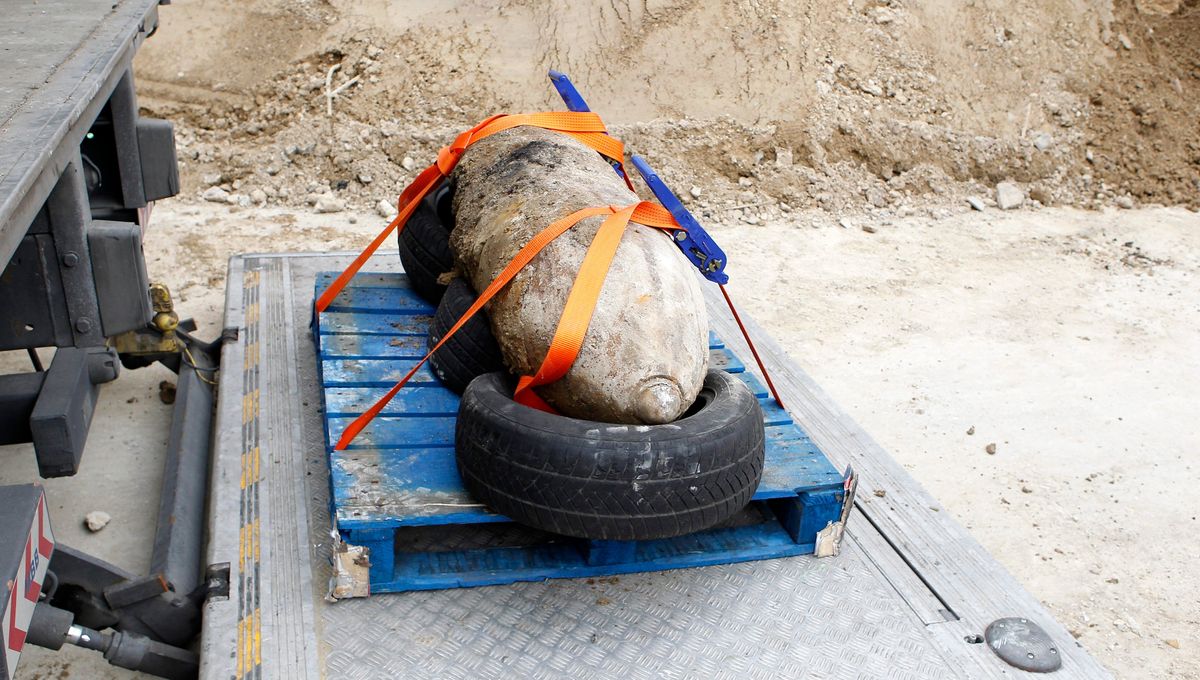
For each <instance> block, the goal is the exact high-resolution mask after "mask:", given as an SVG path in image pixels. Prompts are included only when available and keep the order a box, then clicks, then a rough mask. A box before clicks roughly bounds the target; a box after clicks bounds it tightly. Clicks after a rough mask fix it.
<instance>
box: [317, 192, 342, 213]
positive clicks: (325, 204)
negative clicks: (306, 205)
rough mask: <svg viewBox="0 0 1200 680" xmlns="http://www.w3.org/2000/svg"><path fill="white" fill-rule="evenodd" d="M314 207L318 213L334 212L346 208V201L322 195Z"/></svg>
mask: <svg viewBox="0 0 1200 680" xmlns="http://www.w3.org/2000/svg"><path fill="white" fill-rule="evenodd" d="M314 209H315V210H316V211H317V212H318V213H336V212H341V211H343V210H345V209H346V203H345V202H344V201H341V200H339V199H336V198H334V197H333V196H322V197H321V198H320V199H318V200H317V204H316V205H315V206H314Z"/></svg>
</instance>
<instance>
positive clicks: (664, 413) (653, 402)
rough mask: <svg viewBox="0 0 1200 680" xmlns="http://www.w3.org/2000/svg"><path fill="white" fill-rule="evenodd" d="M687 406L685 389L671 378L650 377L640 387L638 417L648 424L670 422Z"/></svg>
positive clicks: (637, 406)
mask: <svg viewBox="0 0 1200 680" xmlns="http://www.w3.org/2000/svg"><path fill="white" fill-rule="evenodd" d="M686 407H687V404H685V403H683V390H681V389H680V388H679V385H678V384H676V383H675V381H674V380H671V379H670V378H664V377H654V378H648V379H647V380H645V381H643V382H642V385H641V387H640V388H639V389H638V394H637V405H636V408H637V417H638V420H640V421H642V422H643V423H645V424H647V425H661V424H663V423H669V422H671V421H673V420H675V419H676V418H678V417H679V415H680V414H681V413H683V411H684V409H685V408H686Z"/></svg>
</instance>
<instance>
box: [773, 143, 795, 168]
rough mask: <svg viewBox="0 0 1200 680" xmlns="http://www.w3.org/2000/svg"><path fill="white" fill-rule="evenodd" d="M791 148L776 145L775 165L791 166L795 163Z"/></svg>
mask: <svg viewBox="0 0 1200 680" xmlns="http://www.w3.org/2000/svg"><path fill="white" fill-rule="evenodd" d="M793 160H794V159H793V157H792V150H791V148H790V147H789V148H783V147H779V146H777V147H775V167H778V168H790V167H792V163H793Z"/></svg>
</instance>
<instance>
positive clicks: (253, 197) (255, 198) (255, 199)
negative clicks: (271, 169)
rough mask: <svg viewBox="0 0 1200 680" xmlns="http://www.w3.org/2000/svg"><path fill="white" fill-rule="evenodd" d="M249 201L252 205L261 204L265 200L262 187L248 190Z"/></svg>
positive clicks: (265, 193) (265, 194)
mask: <svg viewBox="0 0 1200 680" xmlns="http://www.w3.org/2000/svg"><path fill="white" fill-rule="evenodd" d="M250 202H251V203H253V204H254V205H262V204H263V203H266V202H267V192H265V191H263V190H262V189H255V190H254V191H251V192H250Z"/></svg>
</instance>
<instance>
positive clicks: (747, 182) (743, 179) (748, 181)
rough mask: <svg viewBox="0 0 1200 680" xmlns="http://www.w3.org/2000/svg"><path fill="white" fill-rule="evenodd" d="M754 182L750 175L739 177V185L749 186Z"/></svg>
mask: <svg viewBox="0 0 1200 680" xmlns="http://www.w3.org/2000/svg"><path fill="white" fill-rule="evenodd" d="M752 184H754V180H752V179H750V178H749V177H738V186H739V187H748V186H750V185H752Z"/></svg>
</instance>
